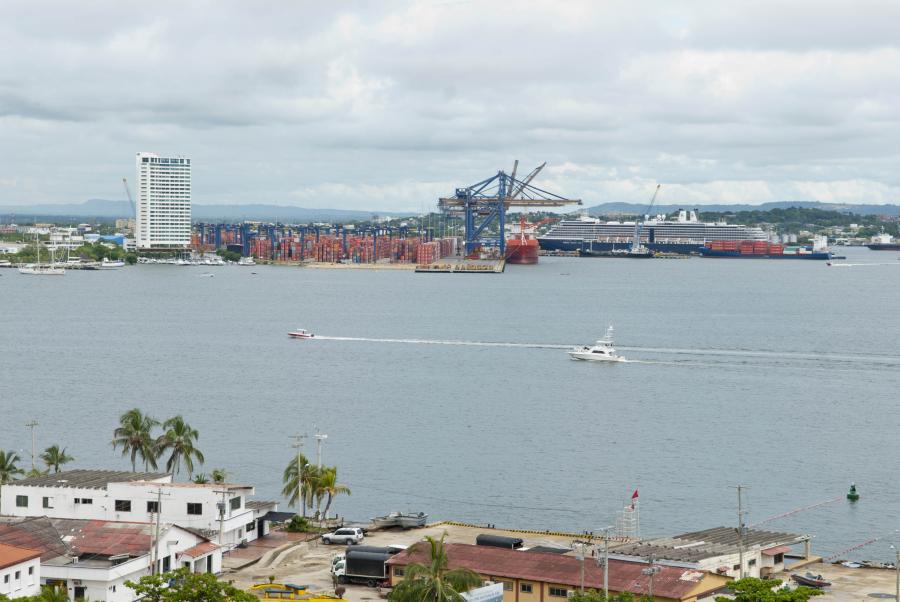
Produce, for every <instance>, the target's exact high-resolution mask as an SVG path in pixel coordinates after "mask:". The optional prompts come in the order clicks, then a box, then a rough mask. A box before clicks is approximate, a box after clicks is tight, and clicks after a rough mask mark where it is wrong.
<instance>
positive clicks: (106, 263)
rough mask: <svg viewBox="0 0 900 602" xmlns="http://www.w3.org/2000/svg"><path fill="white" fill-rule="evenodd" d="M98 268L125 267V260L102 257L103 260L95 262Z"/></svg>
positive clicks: (112, 268)
mask: <svg viewBox="0 0 900 602" xmlns="http://www.w3.org/2000/svg"><path fill="white" fill-rule="evenodd" d="M96 267H97V269H98V270H114V269H116V268H121V267H125V262H124V261H122V260H121V259H109V258H108V257H104V258H103V261H101V262H100V263H98V264H97V266H96Z"/></svg>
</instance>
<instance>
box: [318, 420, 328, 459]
mask: <svg viewBox="0 0 900 602" xmlns="http://www.w3.org/2000/svg"><path fill="white" fill-rule="evenodd" d="M325 439H328V435H326V434H325V433H320V432H319V429H318V428H316V465H317V466H318V467H319V468H322V442H323V441H325Z"/></svg>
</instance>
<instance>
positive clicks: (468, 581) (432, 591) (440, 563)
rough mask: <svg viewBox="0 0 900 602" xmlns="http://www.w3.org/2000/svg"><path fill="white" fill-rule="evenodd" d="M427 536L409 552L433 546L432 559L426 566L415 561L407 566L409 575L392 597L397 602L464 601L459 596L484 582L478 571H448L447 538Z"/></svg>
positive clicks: (443, 536) (407, 574) (431, 548)
mask: <svg viewBox="0 0 900 602" xmlns="http://www.w3.org/2000/svg"><path fill="white" fill-rule="evenodd" d="M446 536H447V534H446V533H444V534H443V535H441V538H440V539H435V538H434V537H431V536H430V535H429V536H426V537H425V540H426V541H420V542H419V543H417V544H415V545H414V546H413V547H412V548H410V551H411V552H412V553H413V554H414V553H415V552H416V550H417V548H419V549H421V547H422V546H425V545H428V546H430V549H429V553H430V562H429V564H427V565H424V564H419V563H413V564H410V565H407V567H406V576H405V577H404V579H403V581H401V582H400V583H398V584H397V586H396V587H395V588H394V591H393V592H391V600H393V601H395V602H465V599H464V598H463V597H462V596H461V595H460V594H461V593H462V592H467V591H469V590H470V589H472V588H473V587H477V586H479V585H481V577H480V576H479V575H478V573H476V572H474V571H472V570H469V569H454V570H452V571H448V570H447V552H446V550H445V549H444V538H445V537H446Z"/></svg>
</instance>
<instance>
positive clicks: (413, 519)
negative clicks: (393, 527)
mask: <svg viewBox="0 0 900 602" xmlns="http://www.w3.org/2000/svg"><path fill="white" fill-rule="evenodd" d="M427 521H428V515H427V514H425V513H424V512H419V513H417V514H412V513H409V514H401V515H400V527H401V528H403V529H415V528H418V527H424V526H425V523H426V522H427Z"/></svg>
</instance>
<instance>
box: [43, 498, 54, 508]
mask: <svg viewBox="0 0 900 602" xmlns="http://www.w3.org/2000/svg"><path fill="white" fill-rule="evenodd" d="M43 501H44V508H53V498H52V497H44V500H43Z"/></svg>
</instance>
